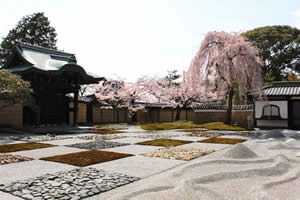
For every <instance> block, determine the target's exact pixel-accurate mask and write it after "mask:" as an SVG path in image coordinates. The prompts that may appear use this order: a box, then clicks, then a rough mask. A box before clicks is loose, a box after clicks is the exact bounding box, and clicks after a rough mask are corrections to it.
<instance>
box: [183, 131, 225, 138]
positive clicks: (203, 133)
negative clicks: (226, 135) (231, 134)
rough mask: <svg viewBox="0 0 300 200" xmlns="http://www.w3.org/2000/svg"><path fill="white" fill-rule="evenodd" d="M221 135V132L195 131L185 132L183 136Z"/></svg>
mask: <svg viewBox="0 0 300 200" xmlns="http://www.w3.org/2000/svg"><path fill="white" fill-rule="evenodd" d="M221 135H223V134H221V133H209V132H195V133H189V134H185V136H192V137H219V136H221Z"/></svg>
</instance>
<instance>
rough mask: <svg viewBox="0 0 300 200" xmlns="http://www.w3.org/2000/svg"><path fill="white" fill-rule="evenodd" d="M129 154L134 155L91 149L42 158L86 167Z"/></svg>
mask: <svg viewBox="0 0 300 200" xmlns="http://www.w3.org/2000/svg"><path fill="white" fill-rule="evenodd" d="M129 156H133V155H131V154H123V153H115V152H108V151H98V150H91V151H83V152H78V153H69V154H64V155H58V156H52V157H45V158H40V160H46V161H53V162H58V163H64V164H69V165H75V166H79V167H85V166H88V165H93V164H98V163H103V162H107V161H111V160H117V159H120V158H126V157H129Z"/></svg>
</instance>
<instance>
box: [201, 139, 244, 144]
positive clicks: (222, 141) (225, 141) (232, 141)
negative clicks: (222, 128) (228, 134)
mask: <svg viewBox="0 0 300 200" xmlns="http://www.w3.org/2000/svg"><path fill="white" fill-rule="evenodd" d="M245 141H246V140H244V139H234V138H209V139H205V140H200V141H198V142H204V143H215V144H237V143H241V142H245Z"/></svg>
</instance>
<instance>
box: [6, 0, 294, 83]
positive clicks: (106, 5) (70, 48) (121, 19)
mask: <svg viewBox="0 0 300 200" xmlns="http://www.w3.org/2000/svg"><path fill="white" fill-rule="evenodd" d="M1 1H3V2H2V3H1V7H0V19H1V21H0V41H1V40H2V38H3V37H6V36H7V34H8V32H9V30H10V29H12V28H14V27H15V26H16V24H17V22H18V21H19V20H21V18H22V17H23V16H25V15H28V14H32V13H35V12H44V13H45V16H47V17H48V18H49V20H50V25H51V26H53V27H54V28H55V29H56V32H57V34H58V35H57V39H58V41H57V46H58V49H60V50H64V51H65V52H68V53H75V54H76V58H77V62H78V64H79V65H80V66H82V67H83V68H84V69H85V70H86V71H88V72H91V73H93V74H96V75H98V76H104V77H106V78H122V79H125V80H127V81H135V80H136V79H137V78H139V77H141V76H144V75H147V76H164V75H165V74H166V73H167V71H170V70H178V71H179V72H180V73H182V72H183V71H186V70H187V69H188V68H189V65H190V63H191V60H192V59H193V57H194V56H195V54H196V52H197V50H198V49H199V47H200V44H201V40H202V39H203V37H204V35H205V34H206V33H207V32H209V31H227V32H244V31H247V30H251V29H253V28H257V27H262V26H268V25H289V26H292V27H298V28H300V1H299V0H251V1H250V0H247V1H241V0H226V1H221V0H51V1H50V0H44V1H41V0H26V1H24V0H9V1H4V0H1Z"/></svg>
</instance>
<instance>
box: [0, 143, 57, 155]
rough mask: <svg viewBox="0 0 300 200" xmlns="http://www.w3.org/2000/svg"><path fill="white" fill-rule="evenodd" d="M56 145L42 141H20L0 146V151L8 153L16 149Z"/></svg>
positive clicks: (24, 149)
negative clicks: (20, 142) (19, 142)
mask: <svg viewBox="0 0 300 200" xmlns="http://www.w3.org/2000/svg"><path fill="white" fill-rule="evenodd" d="M54 146H56V145H52V144H43V143H22V144H7V145H1V146H0V153H10V152H16V151H26V150H32V149H41V148H48V147H54Z"/></svg>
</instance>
